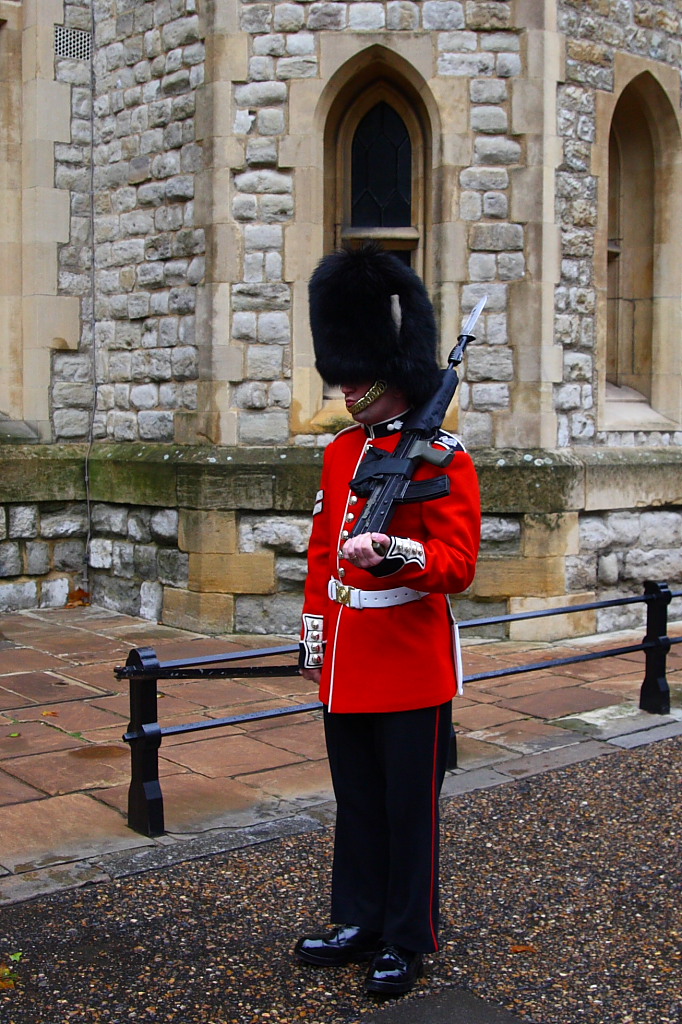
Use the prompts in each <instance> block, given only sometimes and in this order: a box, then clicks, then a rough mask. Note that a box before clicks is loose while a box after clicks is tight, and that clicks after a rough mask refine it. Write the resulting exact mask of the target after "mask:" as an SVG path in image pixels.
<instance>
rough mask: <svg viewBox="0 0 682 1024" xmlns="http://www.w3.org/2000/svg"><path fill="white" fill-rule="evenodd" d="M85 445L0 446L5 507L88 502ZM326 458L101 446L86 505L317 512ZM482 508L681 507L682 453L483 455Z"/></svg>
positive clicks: (93, 457)
mask: <svg viewBox="0 0 682 1024" xmlns="http://www.w3.org/2000/svg"><path fill="white" fill-rule="evenodd" d="M86 453H87V446H86V445H83V444H73V445H66V444H50V445H46V444H31V445H3V446H2V447H0V502H14V503H27V502H65V501H84V500H85V498H86V487H85V479H84V472H85V458H86ZM323 455H324V452H323V450H322V449H318V448H297V447H294V446H291V447H270V448H221V447H215V446H208V445H207V446H190V445H188V446H181V445H175V444H133V443H131V444H96V445H95V446H94V447H93V449H92V451H91V453H90V460H89V474H90V499H91V500H92V501H96V502H107V503H116V502H120V503H122V504H135V505H148V506H152V507H165V508H173V507H182V508H194V509H222V510H225V511H228V510H248V511H254V510H258V511H262V512H268V511H278V512H279V511H292V512H293V511H295V512H297V513H302V514H307V513H309V512H310V510H311V509H312V506H313V503H314V498H315V494H316V492H317V489H318V487H319V478H320V470H321V466H322V459H323ZM472 455H473V458H474V461H475V463H476V467H477V469H478V473H479V479H480V484H481V494H482V499H483V509H484V512H485V513H486V514H490V515H513V514H519V515H523V514H527V513H535V514H546V513H558V512H569V511H588V512H589V511H599V510H608V509H631V508H646V507H660V506H665V505H682V483H681V482H680V481H682V449H680V448H660V447H659V448H620V449H614V448H570V449H558V450H541V449H537V450H530V451H523V450H519V449H479V450H476V451H474V452H473V453H472Z"/></svg>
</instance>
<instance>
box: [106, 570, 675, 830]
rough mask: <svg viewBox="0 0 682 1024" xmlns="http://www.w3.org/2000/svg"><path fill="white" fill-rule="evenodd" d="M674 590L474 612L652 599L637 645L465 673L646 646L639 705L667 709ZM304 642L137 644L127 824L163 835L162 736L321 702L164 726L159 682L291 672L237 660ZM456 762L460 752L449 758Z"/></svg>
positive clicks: (498, 673) (528, 615)
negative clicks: (189, 654)
mask: <svg viewBox="0 0 682 1024" xmlns="http://www.w3.org/2000/svg"><path fill="white" fill-rule="evenodd" d="M675 597H682V591H677V592H674V593H671V591H670V589H669V587H668V585H667V583H657V582H655V581H646V582H645V584H644V593H643V594H642V595H639V596H635V597H623V598H612V599H610V600H605V601H595V602H591V603H589V604H580V605H569V606H564V607H561V608H549V609H538V610H535V611H528V612H520V613H517V614H512V615H495V616H492V617H490V618H480V619H468V620H466V621H465V622H460V623H459V626H460V628H461V629H466V628H470V627H474V626H477V627H480V626H488V625H496V624H498V623H504V622H519V621H521V620H523V619H541V618H547V617H549V616H551V615H565V614H566V615H568V614H574V613H576V612H580V611H591V610H595V609H598V608H614V607H618V606H622V605H630V604H646V605H647V620H646V635H645V636H644V639H643V640H642V642H641V643H639V644H629V645H626V646H623V647H613V648H609V649H608V650H596V651H590V652H587V653H583V654H574V655H570V656H568V657H564V658H552V659H549V660H547V661H539V662H533V663H531V664H528V665H516V666H510V667H508V668H500V669H495V670H492V671H490V672H480V673H476V674H474V675H469V676H465V677H464V682H465V683H476V682H483V681H485V680H493V679H500V678H503V677H505V676H517V675H522V674H525V673H527V672H541V671H548V670H552V669H559V668H562V667H563V666H565V665H576V664H580V663H581V662H590V661H597V660H600V659H602V658H616V657H619V656H624V655H628V654H636V653H639V652H641V651H643V652H645V655H646V663H645V674H644V681H643V683H642V686H641V690H640V699H639V707H640V708H641V710H643V711H648V712H650V713H652V714H659V715H665V714H668V713H669V712H670V687H669V686H668V681H667V678H666V656H667V654H668V652H669V651H670V648H671V647H672V646H673V645H676V644H679V643H682V636H679V637H669V636H668V635H667V634H668V605H669V604H670V602H671V600H672V599H673V598H675ZM297 653H298V644H286V645H283V646H279V647H266V648H259V649H257V650H251V651H249V650H245V651H236V652H231V653H229V654H222V655H207V656H203V657H198V658H188V659H184V660H178V661H167V662H159V660H158V658H157V655H156V651H155V650H154V649H153V648H151V647H139V648H135V649H133V650H132V651H130V653H129V655H128V661H127V663H126V665H125V666H117V667H116V668H115V669H114V675H115V676H116V677H117V678H118V679H128V680H129V682H130V723H129V725H128V731H127V732H126V733H125V735H124V737H123V739H124V740H126V742H128V743H129V744H130V751H131V783H130V789H129V791H128V824H129V826H130V827H131V828H133V829H135V830H136V831H138V832H141V833H142V834H143V835H149V836H154V835H162V834H163V833H164V831H165V828H164V814H163V795H162V793H161V785H160V782H159V765H158V750H159V747H160V746H161V741H162V739H163V737H164V736H177V735H182V734H184V733H193V732H198V731H200V730H204V729H219V728H225V727H226V726H233V725H240V724H244V723H248V722H257V721H263V720H267V719H275V718H283V717H285V716H288V715H297V714H301V713H303V712H307V711H318V710H320V709H321V708H322V704H320V703H319V702H318V701H316V702H314V703H311V704H297V705H291V706H289V707H283V708H282V707H280V708H270V709H268V710H264V711H250V712H245V713H243V714H240V715H232V716H229V717H227V718H216V719H208V720H205V721H200V722H188V723H186V724H183V725H173V726H166V727H165V728H162V727H161V725H160V724H159V721H158V708H157V686H158V682H159V680H161V679H177V680H180V679H225V678H232V679H235V678H237V679H238V678H241V677H244V676H257V677H258V676H260V677H266V676H268V677H273V676H293V675H296V674H297V673H298V665H297V664H295V663H293V662H291V661H289V662H287V663H286V664H278V665H260V666H259V665H243V664H242V665H238V664H236V663H237V662H244V661H254V660H258V659H262V658H269V657H272V656H273V655H295V654H297ZM454 742H455V741H454V734H453V744H454ZM453 749H454V750H455V751H456V747H454V746H452V747H451V751H452V750H453ZM448 764H449V767H456V754H455V759H454V760H452V761H449V762H448Z"/></svg>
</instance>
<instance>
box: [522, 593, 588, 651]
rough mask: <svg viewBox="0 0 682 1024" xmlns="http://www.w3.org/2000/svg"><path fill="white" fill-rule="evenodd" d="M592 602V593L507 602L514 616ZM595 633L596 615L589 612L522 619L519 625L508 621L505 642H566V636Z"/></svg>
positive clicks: (526, 598) (525, 598)
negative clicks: (506, 640) (507, 635)
mask: <svg viewBox="0 0 682 1024" xmlns="http://www.w3.org/2000/svg"><path fill="white" fill-rule="evenodd" d="M595 599H596V595H595V593H594V591H583V592H582V593H579V594H566V595H561V596H559V597H543V598H537V597H535V598H534V597H513V598H511V600H510V601H509V612H510V614H512V615H518V614H520V613H522V612H534V611H543V610H549V609H551V608H568V607H570V606H572V605H580V604H590V603H591V602H592V601H594V600H595ZM596 631H597V613H596V611H595V610H594V609H593V610H589V611H581V612H566V613H565V614H564V615H551V616H548V617H547V618H543V619H523V620H522V621H520V622H510V624H509V639H510V640H520V641H540V642H543V643H551V642H552V641H553V640H566V639H568V638H569V637H577V636H593V635H594V633H595V632H596ZM538 660H540V659H538Z"/></svg>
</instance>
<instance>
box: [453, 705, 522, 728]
mask: <svg viewBox="0 0 682 1024" xmlns="http://www.w3.org/2000/svg"><path fill="white" fill-rule="evenodd" d="M521 717H522V715H520V714H517V712H516V711H514V710H513V709H510V707H509V706H508V705H500V704H474V705H473V706H471V707H468V708H458V707H457V705H456V704H455V705H454V706H453V711H452V718H453V721H454V723H455V727H456V728H459V729H466V730H467V732H474V731H475V730H477V729H485V728H487V727H488V726H490V725H500V724H501V723H502V722H512V721H514V719H516V718H521Z"/></svg>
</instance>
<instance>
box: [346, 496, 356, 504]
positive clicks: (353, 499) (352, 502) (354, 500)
mask: <svg viewBox="0 0 682 1024" xmlns="http://www.w3.org/2000/svg"><path fill="white" fill-rule="evenodd" d="M357 503H358V499H357V495H355V494H353V495H351V498H350V501H349V502H348V504H349V505H357Z"/></svg>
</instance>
